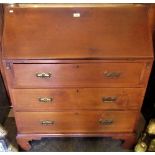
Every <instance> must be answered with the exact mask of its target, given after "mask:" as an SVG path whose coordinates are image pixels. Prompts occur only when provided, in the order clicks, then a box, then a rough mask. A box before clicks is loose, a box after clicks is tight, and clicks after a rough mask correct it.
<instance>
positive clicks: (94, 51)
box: [3, 4, 153, 59]
mask: <svg viewBox="0 0 155 155" xmlns="http://www.w3.org/2000/svg"><path fill="white" fill-rule="evenodd" d="M147 13H148V8H147V7H146V6H143V5H107V6H106V5H102V4H101V5H99V4H98V5H95V4H94V5H93V4H91V5H89V4H87V5H73V4H72V5H71V4H70V5H52V4H50V5H26V4H24V5H17V6H16V5H15V6H12V5H6V6H5V7H4V29H3V31H4V32H3V57H4V58H6V59H86V58H87V59H89V58H91V59H96V58H97V59H124V58H152V57H153V50H152V39H151V35H150V32H149V27H148V14H147Z"/></svg>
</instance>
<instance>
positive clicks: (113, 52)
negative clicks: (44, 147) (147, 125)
mask: <svg viewBox="0 0 155 155" xmlns="http://www.w3.org/2000/svg"><path fill="white" fill-rule="evenodd" d="M152 62H153V49H152V38H151V33H150V29H149V26H148V8H147V7H146V6H144V5H103V4H12V5H5V6H4V27H3V47H2V65H3V77H4V80H5V81H6V85H7V87H8V90H9V95H10V98H11V101H12V105H13V109H14V114H15V119H16V124H17V129H18V135H17V141H18V144H19V145H20V146H21V147H22V148H23V149H25V150H28V149H30V148H31V146H30V144H29V141H31V140H34V139H38V140H39V139H41V138H42V137H54V136H55V137H69V136H85V137H98V136H100V137H112V138H115V139H120V140H123V141H124V143H123V145H124V146H125V147H126V148H129V147H132V145H133V144H134V140H135V137H136V136H135V133H136V126H137V124H138V120H139V116H140V109H141V105H142V102H143V98H144V95H145V90H146V87H147V82H148V79H149V75H150V71H151V67H152Z"/></svg>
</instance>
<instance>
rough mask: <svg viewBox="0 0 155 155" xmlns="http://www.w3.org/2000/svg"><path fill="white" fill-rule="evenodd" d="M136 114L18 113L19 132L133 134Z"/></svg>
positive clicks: (110, 112)
mask: <svg viewBox="0 0 155 155" xmlns="http://www.w3.org/2000/svg"><path fill="white" fill-rule="evenodd" d="M137 114H138V113H137V112H134V111H131V112H130V111H117V112H116V111H106V112H105V111H96V112H95V111H75V112H74V111H72V112H16V113H15V115H16V122H17V128H18V131H19V133H97V132H98V133H102V132H103V133H104V132H105V133H106V132H132V131H133V129H134V125H135V121H136V118H137Z"/></svg>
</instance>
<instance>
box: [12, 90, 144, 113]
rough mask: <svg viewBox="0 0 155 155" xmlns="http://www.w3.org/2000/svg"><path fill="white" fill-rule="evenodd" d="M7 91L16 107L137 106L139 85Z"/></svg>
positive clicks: (141, 94) (21, 109) (140, 91)
mask: <svg viewBox="0 0 155 155" xmlns="http://www.w3.org/2000/svg"><path fill="white" fill-rule="evenodd" d="M11 91H12V92H11V94H12V99H13V104H14V108H15V109H16V111H51V110H65V109H77V110H78V109H117V110H118V109H138V108H139V107H140V106H141V103H142V99H143V89H140V88H135V89H127V88H124V89H123V88H81V89H64V88H63V89H12V90H11ZM19 94H20V95H19Z"/></svg>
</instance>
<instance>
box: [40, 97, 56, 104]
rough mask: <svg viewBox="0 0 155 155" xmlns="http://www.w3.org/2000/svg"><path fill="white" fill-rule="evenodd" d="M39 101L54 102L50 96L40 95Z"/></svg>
mask: <svg viewBox="0 0 155 155" xmlns="http://www.w3.org/2000/svg"><path fill="white" fill-rule="evenodd" d="M38 100H39V102H43V103H47V102H52V101H53V98H48V97H40V98H38Z"/></svg>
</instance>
